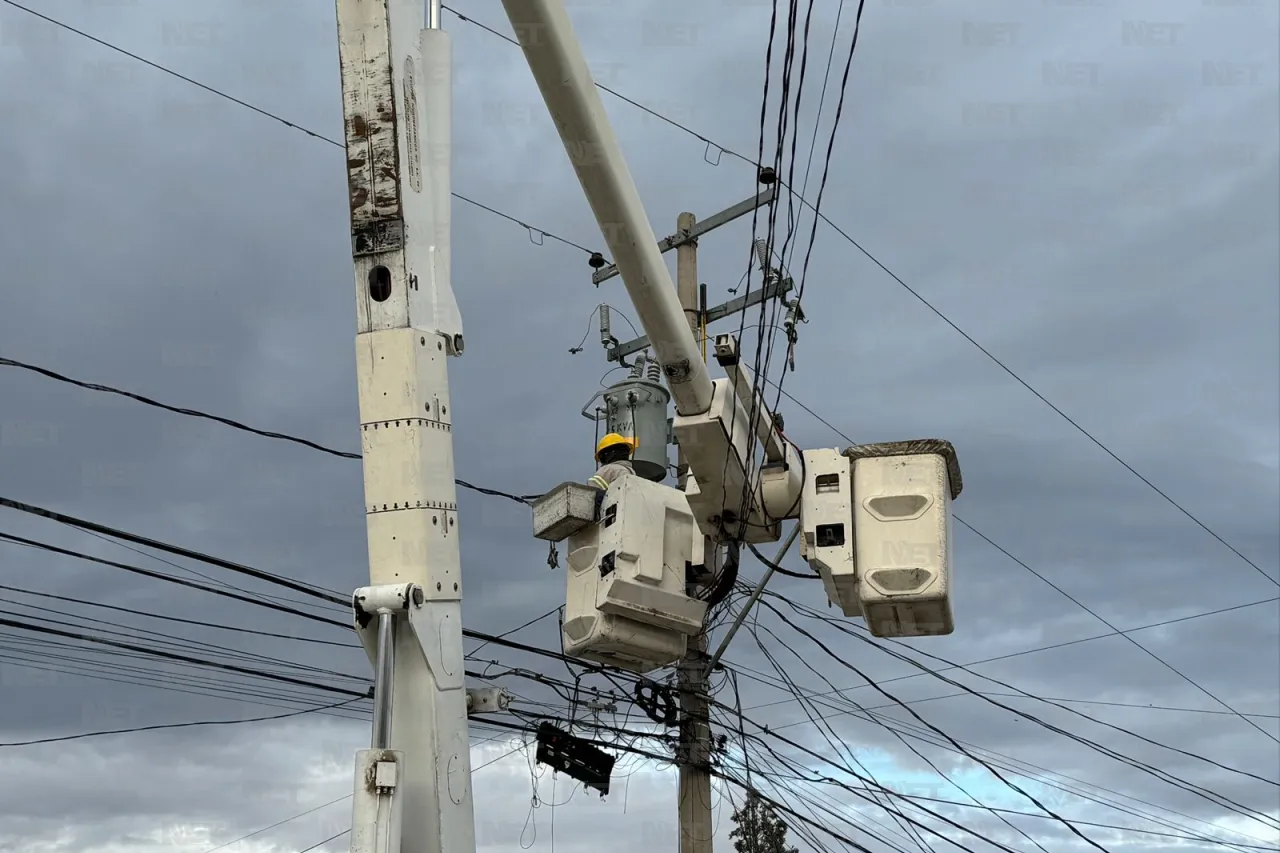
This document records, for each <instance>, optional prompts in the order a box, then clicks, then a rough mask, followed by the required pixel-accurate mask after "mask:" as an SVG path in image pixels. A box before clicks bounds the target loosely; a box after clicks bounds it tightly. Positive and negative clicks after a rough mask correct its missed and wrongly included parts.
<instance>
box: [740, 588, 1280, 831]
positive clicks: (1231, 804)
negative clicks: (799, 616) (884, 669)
mask: <svg viewBox="0 0 1280 853" xmlns="http://www.w3.org/2000/svg"><path fill="white" fill-rule="evenodd" d="M760 603H761V604H762V605H764V606H765V607H766V608H768V609H769V610H770V611H772V612H773V613H774V615H776V616H777V617H778V618H779V619H781V620H782V621H783V622H785V623H786V624H787V625H789V626H790V627H791V628H792V629H793V630H795V631H797V632H798V633H800V634H801V635H803V636H805V637H806V638H808V639H809V640H810V641H811V642H813V643H814V644H815V645H816V646H818V648H819V649H820V650H821V651H822V652H823V653H824V654H826V655H827V656H828V657H830V658H831V659H833V660H835V661H836V662H838V663H840V664H841V665H843V666H845V667H846V668H848V669H850V670H852V671H854V672H856V673H857V674H858V675H859V677H861V678H862V679H863V680H864V681H867V682H868V683H869V684H871V685H872V687H873V688H875V689H877V690H878V691H880V692H881V693H882V694H883V695H885V698H887V699H889V700H891V701H895V702H896V697H894V696H893V695H892V694H889V693H887V691H884V690H883V687H882V686H881V685H880V684H877V683H876V682H874V681H872V680H871V679H870V678H868V677H867V676H866V675H865V674H864V673H863V672H861V671H860V670H859V669H858V668H857V667H855V666H853V665H852V664H851V663H849V662H848V661H847V660H845V659H844V658H842V657H840V656H838V655H836V654H835V653H834V652H832V651H831V649H830V648H829V647H827V645H826V644H825V643H823V642H822V641H821V640H818V639H817V638H816V637H814V636H813V635H812V634H810V633H809V632H807V631H805V630H804V629H803V628H800V627H798V626H796V625H795V624H794V623H792V622H791V621H790V620H788V619H787V618H786V616H785V615H784V614H783V613H782V612H781V611H780V610H778V609H777V608H775V607H774V606H773V605H772V604H770V603H769V602H767V601H765V600H764V599H763V598H762V599H761V601H760ZM836 627H837V628H839V627H840V626H839V625H836ZM855 636H857V635H855ZM859 639H862V638H861V637H859ZM864 642H867V643H868V644H869V645H872V646H873V647H875V648H880V649H882V650H885V651H888V652H889V653H890V654H894V656H895V657H900V659H902V660H904V661H906V662H911V659H910V658H907V657H906V656H905V655H898V654H896V653H894V652H893V651H892V650H889V649H884V647H883V646H878V645H877V644H875V643H871V642H870V641H865V640H864ZM916 665H917V666H919V664H916ZM935 676H936V677H937V678H940V679H941V680H943V681H946V682H947V683H949V684H951V685H952V686H954V687H958V688H960V689H962V690H964V689H967V688H966V686H965V685H963V684H960V683H959V682H956V681H952V680H951V679H948V678H946V677H945V676H941V675H936V673H935ZM1003 686H1005V687H1009V685H1003ZM1011 689H1015V690H1016V689H1017V688H1011ZM1028 695H1031V694H1028ZM979 698H981V699H982V700H983V701H985V702H988V703H990V704H992V705H994V706H996V707H999V708H1002V709H1004V710H1006V711H1009V712H1011V713H1013V714H1016V715H1017V716H1019V717H1021V718H1022V719H1025V720H1028V721H1030V722H1034V723H1036V724H1038V725H1040V726H1042V727H1044V728H1046V729H1048V730H1049V731H1052V732H1055V733H1057V734H1060V735H1063V736H1065V737H1067V738H1069V739H1071V740H1074V741H1076V742H1078V743H1081V744H1083V745H1087V746H1090V747H1091V748H1093V749H1094V750H1096V751H1097V752H1099V753H1101V754H1103V755H1106V756H1108V757H1110V758H1113V759H1115V760H1117V761H1120V762H1122V763H1124V764H1127V765H1129V766H1131V767H1134V768H1135V769H1138V770H1142V771H1143V772H1146V773H1148V774H1149V775H1151V776H1153V777H1154V778H1157V779H1160V780H1161V781H1164V782H1166V783H1168V784H1170V785H1173V786H1174V787H1177V788H1180V789H1182V790H1185V791H1188V792H1190V793H1194V794H1196V795H1198V796H1200V797H1202V798H1204V799H1206V800H1208V801H1209V802H1212V803H1214V804H1216V805H1219V806H1221V807H1223V808H1227V809H1230V810H1231V811H1234V812H1237V813H1239V814H1241V815H1244V816H1245V817H1248V818H1250V819H1253V820H1259V821H1261V822H1263V823H1267V822H1269V821H1270V822H1273V823H1276V821H1275V819H1274V818H1267V817H1266V816H1263V815H1261V814H1260V813H1258V812H1257V811H1256V810H1253V809H1250V808H1249V807H1248V806H1245V805H1243V804H1241V803H1239V802H1237V801H1235V800H1233V799H1231V798H1229V797H1227V796H1225V795H1224V794H1221V793H1219V792H1217V791H1212V790H1210V789H1207V788H1204V787H1202V786H1199V785H1195V784H1193V783H1189V782H1185V781H1183V780H1181V779H1179V778H1177V777H1176V776H1174V775H1172V774H1170V773H1168V772H1167V771H1164V770H1161V769H1159V768H1157V767H1154V766H1152V765H1150V764H1147V763H1146V762H1141V761H1137V760H1135V759H1133V758H1130V757H1128V756H1126V755H1124V754H1122V753H1120V752H1118V751H1116V750H1114V749H1111V748H1109V747H1107V746H1104V745H1103V744H1100V743H1098V742H1096V741H1093V740H1091V739H1089V738H1085V737H1083V736H1081V735H1079V734H1076V733H1074V732H1070V731H1067V730H1065V729H1062V728H1060V727H1058V726H1055V725H1053V724H1051V723H1049V722H1047V721H1045V720H1043V719H1040V718H1039V717H1036V716H1034V715H1032V714H1028V713H1026V712H1025V711H1021V710H1019V709H1017V708H1013V707H1011V706H1009V705H1005V704H1003V703H1001V702H997V701H996V700H994V699H991V698H990V697H987V696H979ZM1036 698H1039V697H1036ZM1064 709H1065V710H1067V711H1069V712H1071V713H1073V714H1077V715H1079V716H1082V717H1084V718H1085V719H1089V720H1091V721H1093V722H1097V723H1100V724H1102V725H1105V726H1107V727H1108V728H1115V729H1117V730H1119V731H1122V732H1125V733H1126V734H1130V735H1132V736H1133V737H1136V738H1138V739H1140V740H1143V741H1145V742H1149V743H1151V744H1153V745H1156V746H1162V747H1164V748H1165V749H1169V750H1171V751H1174V752H1178V753H1181V754H1185V755H1188V756H1190V757H1193V758H1198V759H1200V760H1201V761H1205V762H1207V763H1210V764H1213V765H1215V766H1217V767H1219V768H1221V769H1224V770H1228V771H1230V772H1233V773H1237V774H1240V775H1242V776H1248V777H1251V778H1253V779H1256V780H1258V781H1262V782H1267V783H1268V784H1272V785H1276V784H1277V783H1275V782H1272V781H1270V780H1267V779H1265V778H1263V777H1261V776H1256V775H1255V774H1252V773H1248V772H1246V771H1243V770H1238V769H1236V768H1232V767H1229V766H1227V765H1225V764H1222V763H1221V762H1218V761H1214V760H1213V759H1210V758H1206V757H1204V756H1200V755H1196V754H1195V753H1191V752H1188V751H1186V750H1182V749H1179V748H1177V747H1172V746H1169V745H1167V744H1161V743H1160V742H1158V741H1154V740H1152V739H1150V738H1146V737H1143V736H1141V735H1138V734H1136V733H1134V732H1131V731H1129V730H1128V729H1124V728H1123V727H1120V726H1114V725H1112V724H1110V723H1105V722H1103V721H1100V720H1096V719H1094V718H1092V717H1088V716H1087V715H1084V714H1080V713H1079V712H1078V711H1075V710H1074V709H1072V708H1064ZM906 710H907V711H908V713H910V714H911V715H912V716H913V717H915V718H916V719H917V720H918V721H919V722H920V723H921V724H923V725H925V726H928V727H931V726H930V724H929V723H927V722H926V721H924V720H923V719H922V718H921V717H920V716H919V715H918V714H916V712H915V711H914V710H912V709H911V708H909V707H907V708H906ZM775 734H776V733H775ZM939 734H942V733H941V732H939ZM944 736H945V735H944ZM779 737H781V736H780V735H779ZM948 740H951V738H949V737H948ZM964 751H965V753H966V755H967V754H968V751H967V750H964ZM1037 805H1039V804H1037ZM1277 827H1278V828H1280V823H1277Z"/></svg>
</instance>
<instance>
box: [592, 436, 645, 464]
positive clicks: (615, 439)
mask: <svg viewBox="0 0 1280 853" xmlns="http://www.w3.org/2000/svg"><path fill="white" fill-rule="evenodd" d="M619 444H625V445H626V446H627V447H630V448H631V449H632V450H635V449H636V440H635V439H634V438H627V437H626V436H623V435H619V434H618V433H616V432H611V433H609V434H608V435H606V436H605V437H604V438H602V439H600V442H599V443H598V444H597V445H596V458H597V459H598V458H599V457H600V454H601V453H602V452H603V451H604V450H606V449H607V448H610V447H615V446H617V445H619Z"/></svg>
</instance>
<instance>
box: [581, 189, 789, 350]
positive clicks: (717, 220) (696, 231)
mask: <svg viewBox="0 0 1280 853" xmlns="http://www.w3.org/2000/svg"><path fill="white" fill-rule="evenodd" d="M777 197H778V185H777V184H774V185H772V186H770V187H769V188H768V189H766V190H762V191H761V192H760V193H759V194H757V195H754V196H752V197H751V198H749V199H746V200H745V201H740V202H738V203H737V204H735V205H734V206H733V207H729V208H726V209H724V210H722V211H720V212H719V213H717V214H715V215H714V216H708V217H707V218H706V219H703V220H701V221H700V222H697V223H696V224H695V225H694V226H693V227H692V228H690V229H689V231H688V232H687V233H686V232H679V233H676V234H672V235H671V236H670V237H664V238H663V239H661V240H659V241H658V250H659V251H660V252H663V253H664V254H665V253H666V252H670V251H671V250H672V249H675V248H677V247H679V246H683V245H684V244H685V243H689V242H693V241H696V240H697V239H698V238H699V237H700V236H702V235H703V234H706V233H707V232H708V231H714V230H715V229H717V228H719V227H720V226H721V225H726V224H728V223H730V222H732V221H733V220H735V219H738V218H740V217H742V216H746V215H747V214H748V213H750V212H751V211H753V210H755V209H756V208H757V207H761V206H762V205H766V204H771V203H772V202H773V200H774V199H775V198H777ZM617 274H618V268H617V267H616V266H614V265H613V264H608V265H607V266H603V267H601V268H600V269H598V270H596V271H595V272H593V273H592V274H591V282H592V283H593V284H596V285H599V284H600V283H601V282H603V281H608V280H609V279H611V278H613V277H614V276H615V275H617ZM632 352H635V350H632Z"/></svg>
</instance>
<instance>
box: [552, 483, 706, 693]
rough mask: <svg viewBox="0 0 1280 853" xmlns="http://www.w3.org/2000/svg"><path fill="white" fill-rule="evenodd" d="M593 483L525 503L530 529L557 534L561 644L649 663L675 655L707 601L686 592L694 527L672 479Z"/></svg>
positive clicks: (619, 661) (645, 666)
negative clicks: (600, 486)
mask: <svg viewBox="0 0 1280 853" xmlns="http://www.w3.org/2000/svg"><path fill="white" fill-rule="evenodd" d="M595 494H596V492H595V490H594V489H591V488H590V487H587V486H581V485H579V484H577V483H564V484H562V485H561V486H558V487H557V488H556V489H553V490H552V491H551V492H549V493H548V494H547V495H545V496H543V497H542V498H540V499H539V500H538V501H537V502H536V503H535V504H534V535H535V536H537V537H538V538H541V539H548V540H551V541H560V540H561V539H564V541H565V544H566V551H567V560H566V562H567V566H566V572H565V574H566V575H567V577H566V595H565V616H564V626H563V629H562V633H563V637H562V639H563V643H564V652H565V654H567V655H571V656H573V657H578V658H583V659H585V660H592V661H596V662H599V663H608V664H613V665H615V666H621V667H624V668H626V669H629V670H632V671H633V672H649V671H651V670H654V669H657V668H659V667H662V666H666V665H668V664H671V663H674V662H676V661H677V660H679V659H680V658H682V657H684V655H685V651H686V648H687V638H688V637H689V636H690V635H692V634H696V633H698V632H699V631H700V630H702V622H703V619H704V618H705V616H706V610H707V605H706V603H705V602H703V601H699V600H698V599H696V598H692V597H690V596H689V595H688V594H687V593H686V591H685V590H686V584H687V580H688V577H689V570H690V569H691V568H692V567H693V566H695V565H699V564H701V563H702V562H703V553H702V551H703V549H702V534H701V532H700V531H699V530H698V525H697V523H696V522H695V520H694V518H693V513H692V512H691V511H690V509H689V504H688V501H687V500H686V499H685V497H684V494H683V493H682V492H680V491H679V490H678V489H674V488H672V487H670V486H664V485H662V484H661V483H655V482H651V481H649V480H646V479H644V478H642V477H638V476H637V477H632V476H625V477H622V478H620V479H618V480H616V481H614V483H613V484H612V485H611V486H610V487H609V490H608V491H607V492H606V493H605V494H604V498H603V500H602V501H601V502H600V504H599V509H598V511H597V510H596V509H595Z"/></svg>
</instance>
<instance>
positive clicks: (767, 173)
mask: <svg viewBox="0 0 1280 853" xmlns="http://www.w3.org/2000/svg"><path fill="white" fill-rule="evenodd" d="M757 179H758V180H759V181H760V183H762V184H764V185H765V186H769V184H772V183H773V182H774V181H776V180H777V179H778V173H777V172H775V171H774V170H773V167H772V166H765V167H763V168H762V169H761V170H760V173H759V175H758V176H757Z"/></svg>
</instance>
